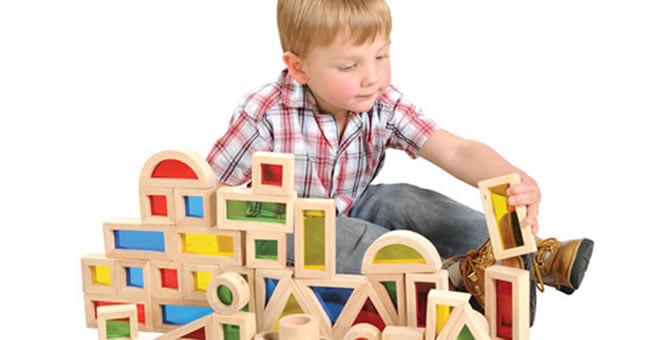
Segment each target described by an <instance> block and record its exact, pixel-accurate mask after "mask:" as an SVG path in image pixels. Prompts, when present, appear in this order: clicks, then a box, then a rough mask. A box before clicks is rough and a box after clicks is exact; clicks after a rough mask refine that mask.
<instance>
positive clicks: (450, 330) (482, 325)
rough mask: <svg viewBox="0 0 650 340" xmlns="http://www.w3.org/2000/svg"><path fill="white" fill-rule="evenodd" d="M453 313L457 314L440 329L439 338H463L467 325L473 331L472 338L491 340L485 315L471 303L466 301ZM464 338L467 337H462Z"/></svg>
mask: <svg viewBox="0 0 650 340" xmlns="http://www.w3.org/2000/svg"><path fill="white" fill-rule="evenodd" d="M454 312H458V313H455V314H454V313H452V314H454V315H455V316H454V317H453V318H452V317H450V318H449V321H448V322H447V324H445V326H444V327H443V328H442V330H441V331H440V335H438V338H439V339H458V338H461V335H462V333H463V331H464V330H465V327H467V330H468V331H469V332H470V333H471V336H472V339H475V340H490V335H489V333H488V325H487V320H485V317H483V315H482V314H481V313H479V312H477V311H475V310H473V309H472V307H471V306H470V305H469V303H464V304H462V305H460V306H458V307H456V308H455V309H454ZM462 338H463V339H464V338H465V337H462Z"/></svg>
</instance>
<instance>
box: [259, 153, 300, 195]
mask: <svg viewBox="0 0 650 340" xmlns="http://www.w3.org/2000/svg"><path fill="white" fill-rule="evenodd" d="M252 176H253V178H252V187H253V188H252V190H253V193H254V194H256V195H269V196H280V197H290V196H292V195H293V192H294V189H293V188H294V180H295V179H294V155H293V154H291V153H279V152H256V153H255V154H254V155H253V168H252Z"/></svg>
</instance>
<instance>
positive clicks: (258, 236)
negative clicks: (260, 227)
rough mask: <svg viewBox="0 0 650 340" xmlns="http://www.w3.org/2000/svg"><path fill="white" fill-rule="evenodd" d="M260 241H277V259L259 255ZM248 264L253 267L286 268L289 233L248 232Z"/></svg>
mask: <svg viewBox="0 0 650 340" xmlns="http://www.w3.org/2000/svg"><path fill="white" fill-rule="evenodd" d="M258 241H275V244H276V247H275V252H276V254H275V259H274V258H273V256H272V255H267V256H268V257H270V258H264V255H262V256H258V254H257V250H258V247H257V245H258ZM246 266H248V267H251V268H269V269H273V268H284V267H286V266H287V234H285V233H279V232H265V231H248V232H246Z"/></svg>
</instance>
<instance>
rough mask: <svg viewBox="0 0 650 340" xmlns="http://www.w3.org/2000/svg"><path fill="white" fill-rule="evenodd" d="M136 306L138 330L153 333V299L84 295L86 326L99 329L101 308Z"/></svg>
mask: <svg viewBox="0 0 650 340" xmlns="http://www.w3.org/2000/svg"><path fill="white" fill-rule="evenodd" d="M128 304H135V305H136V309H137V318H138V329H139V330H140V331H145V332H149V331H153V330H154V326H153V318H152V309H151V298H150V297H145V298H140V297H138V298H136V297H121V296H117V295H107V294H94V293H85V294H84V311H85V315H86V326H87V327H89V328H97V326H98V325H97V318H98V311H97V309H98V308H99V307H103V306H113V305H128Z"/></svg>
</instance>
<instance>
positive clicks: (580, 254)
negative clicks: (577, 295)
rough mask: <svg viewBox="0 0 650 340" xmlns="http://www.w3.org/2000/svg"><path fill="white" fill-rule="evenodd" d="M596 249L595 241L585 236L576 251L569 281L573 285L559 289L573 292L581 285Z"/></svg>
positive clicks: (568, 292)
mask: <svg viewBox="0 0 650 340" xmlns="http://www.w3.org/2000/svg"><path fill="white" fill-rule="evenodd" d="M593 250H594V241H592V240H590V239H588V238H585V239H583V240H582V241H581V242H580V246H579V247H578V250H577V251H576V256H575V260H574V261H573V268H571V275H570V278H569V282H571V287H568V286H560V287H558V289H559V290H560V291H561V292H563V293H565V294H569V295H570V294H573V292H574V291H575V290H576V289H578V288H579V287H580V284H581V283H582V279H583V278H584V276H585V272H586V271H587V267H588V266H589V261H590V260H591V253H592V252H593Z"/></svg>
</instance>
